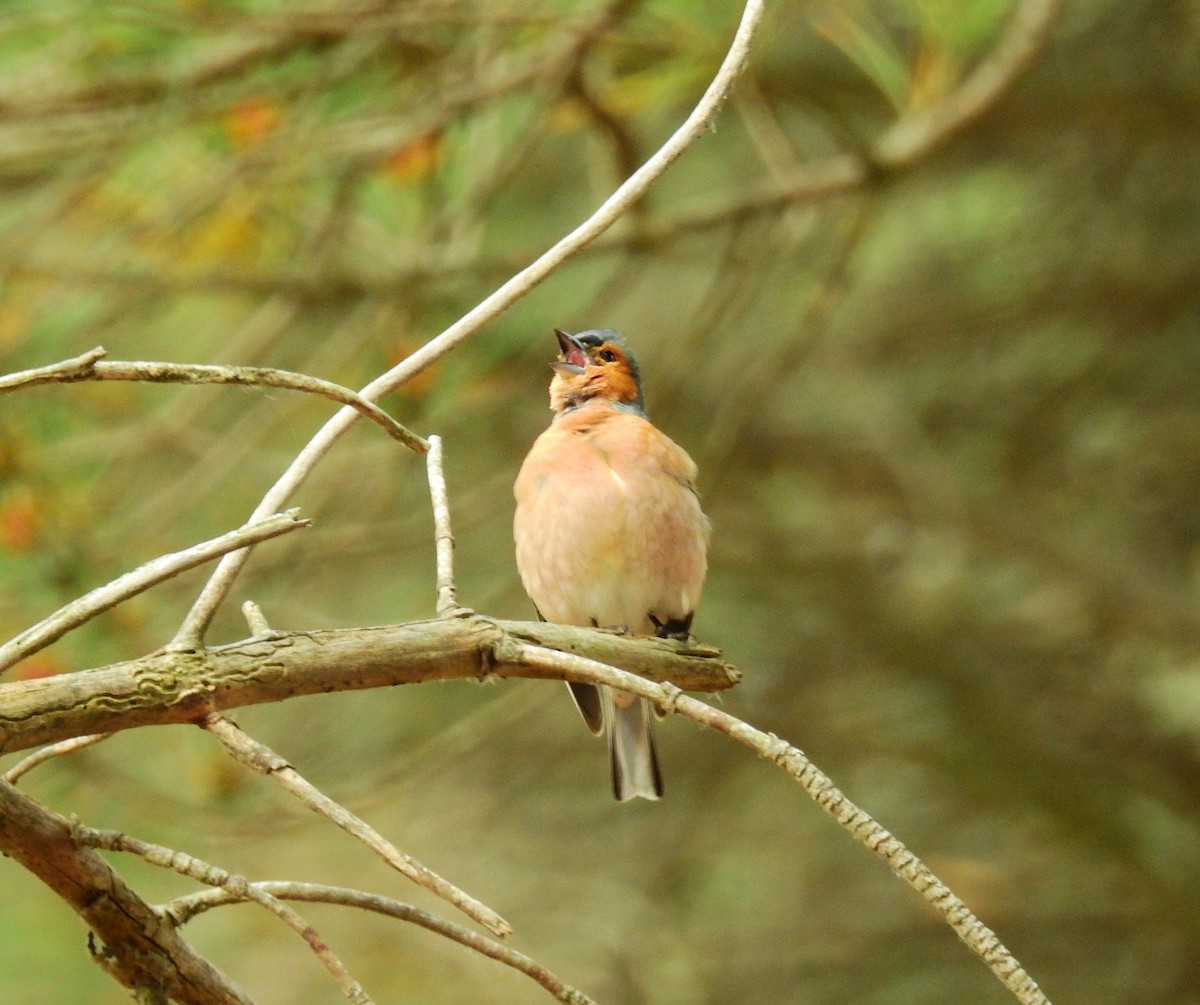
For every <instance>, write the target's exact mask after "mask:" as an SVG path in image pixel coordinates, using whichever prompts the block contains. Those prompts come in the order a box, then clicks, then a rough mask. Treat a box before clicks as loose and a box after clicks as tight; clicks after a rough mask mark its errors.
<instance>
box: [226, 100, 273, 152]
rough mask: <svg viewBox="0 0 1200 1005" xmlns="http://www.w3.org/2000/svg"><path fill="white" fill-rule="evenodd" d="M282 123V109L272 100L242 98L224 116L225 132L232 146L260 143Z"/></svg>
mask: <svg viewBox="0 0 1200 1005" xmlns="http://www.w3.org/2000/svg"><path fill="white" fill-rule="evenodd" d="M281 122H283V109H282V108H281V107H280V105H279V102H278V101H276V100H275V99H274V98H268V97H265V96H259V97H255V98H244V99H243V100H241V101H239V102H238V103H237V104H236V105H234V106H233V108H232V109H231V110H230V111H229V112H228V113H226V115H225V131H226V132H227V133H228V134H229V139H230V141H231V142H232V143H233V145H234V146H237V147H248V146H253V145H254V144H256V143H261V142H262V141H263V140H265V139H266V138H267V137H268V136H270V135H271V134H272V133H273V132H275V131H276V130H277V129H278V128H279V126H280V123H281Z"/></svg>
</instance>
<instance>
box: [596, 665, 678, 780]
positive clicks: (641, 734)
mask: <svg viewBox="0 0 1200 1005" xmlns="http://www.w3.org/2000/svg"><path fill="white" fill-rule="evenodd" d="M604 691H605V692H606V693H605V704H606V705H607V706H608V711H609V713H610V714H609V715H608V747H609V752H610V753H611V755H612V783H613V795H614V796H616V797H617V799H618V800H620V801H621V802H624V801H625V800H627V799H634V798H636V797H637V796H641V797H642V798H643V799H661V798H662V794H663V783H662V772H661V771H659V768H658V752H657V751H656V750H655V749H654V730H653V725H652V723H651V720H650V704H649V702H647V701H645V700H644V699H642V698H637V699H634V700H633V701H632V702H630V703H628V704H626V703H620V700H621V698H626V699H628V697H629V696H628V695H621V696H619V697H617V700H615V701H614V700H613V697H612V695H611V692H609V689H608V688H604Z"/></svg>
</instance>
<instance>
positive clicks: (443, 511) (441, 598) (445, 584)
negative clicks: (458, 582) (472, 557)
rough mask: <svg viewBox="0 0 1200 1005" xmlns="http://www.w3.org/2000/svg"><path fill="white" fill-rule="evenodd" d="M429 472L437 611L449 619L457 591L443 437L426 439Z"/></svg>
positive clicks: (456, 604)
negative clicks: (435, 556)
mask: <svg viewBox="0 0 1200 1005" xmlns="http://www.w3.org/2000/svg"><path fill="white" fill-rule="evenodd" d="M425 466H426V469H427V470H428V472H429V497H430V500H431V501H432V503H433V526H434V535H433V539H434V545H435V547H436V548H437V612H438V615H439V617H443V618H445V617H449V616H450V615H452V614H454V612H455V611H457V610H458V609H459V608H458V590H457V589H456V588H455V586H454V534H453V533H452V532H451V530H450V499H449V497H448V496H447V494H446V475H445V474H444V473H443V471H442V438H441V437H440V436H431V437H429V453H428V454H426V455H425Z"/></svg>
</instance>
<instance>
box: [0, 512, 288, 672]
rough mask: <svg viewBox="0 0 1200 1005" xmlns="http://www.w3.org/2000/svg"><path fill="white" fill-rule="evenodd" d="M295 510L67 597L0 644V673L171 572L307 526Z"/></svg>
mask: <svg viewBox="0 0 1200 1005" xmlns="http://www.w3.org/2000/svg"><path fill="white" fill-rule="evenodd" d="M299 512H300V511H299V510H288V511H287V512H286V513H276V514H275V515H274V516H269V517H267V518H266V519H263V520H258V521H257V522H255V523H248V524H246V525H245V526H244V527H239V528H238V529H237V530H231V531H229V532H228V533H227V534H222V535H221V536H220V537H214V538H213V539H212V540H210V541H204V542H202V543H200V544H197V545H193V546H192V547H191V548H187V549H185V550H184V551H176V552H172V553H171V554H169V555H160V556H159V557H158V558H155V559H152V560H151V561H149V562H147V563H146V564H145V565H142V566H139V567H138V568H137V569H134V570H133V571H132V572H127V573H125V575H123V576H118V577H117V578H116V579H114V580H113V581H112V582H111V583H107V584H105V585H104V586H101V587H98V588H96V589H95V590H92V591H90V592H88V593H85V594H84V595H83V596H82V597H79V598H77V599H75V600H72V601H71V602H70V603H69V604H67V605H66V606H65V607H61V608H59V609H58V610H57V611H55V612H54V613H53V614H51V615H50V616H49V617H48V618H45V619H44V620H42V621H39V622H38V623H37V624H36V625H34V626H32V627H31V628H27V629H25V631H23V632H21V633H20V634H19V635H17V636H16V637H15V638H13V639H10V640H9V641H8V642H5V643H4V644H3V645H0V673H3V672H4V671H5V670H7V669H8V668H9V667H11V666H13V664H15V663H17V662H19V661H20V660H23V659H25V657H26V656H30V655H32V654H33V653H36V652H37V651H38V650H39V649H44V648H45V647H46V646H48V645H50V644H51V643H52V642H54V641H56V640H57V639H60V638H62V637H63V636H64V635H66V634H67V632H69V631H72V630H73V629H75V628H78V627H79V626H80V625H82V624H84V623H86V622H88V621H90V620H91V619H92V618H94V617H96V615H98V614H102V613H103V612H104V611H107V610H108V609H109V608H111V607H115V606H116V605H117V604H119V603H120V602H121V601H123V600H128V599H129V598H130V597H132V596H136V595H137V594H139V593H142V592H143V591H145V590H148V589H150V587H152V586H156V585H157V584H158V583H161V582H163V581H164V580H167V579H170V578H171V577H172V576H177V575H179V573H181V572H186V571H187V570H188V569H193V568H195V567H196V566H197V565H203V564H204V563H205V562H211V561H212V560H213V559H214V558H217V557H219V556H221V555H225V554H228V553H229V552H231V551H233V550H234V549H236V548H244V547H246V545H248V544H256V543H257V542H259V541H266V540H268V539H269V538H273V537H279V535H281V534H287V533H290V532H291V531H294V530H299V529H300V528H301V527H309V526H311V525H312V521H311V520H302V519H300V518H299V516H297V514H298V513H299Z"/></svg>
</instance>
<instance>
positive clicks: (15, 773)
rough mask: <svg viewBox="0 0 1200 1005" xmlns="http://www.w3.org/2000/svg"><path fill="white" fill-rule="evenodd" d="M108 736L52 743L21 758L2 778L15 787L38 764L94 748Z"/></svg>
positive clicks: (93, 736)
mask: <svg viewBox="0 0 1200 1005" xmlns="http://www.w3.org/2000/svg"><path fill="white" fill-rule="evenodd" d="M110 736H112V733H92V734H91V735H90V736H76V737H72V738H71V739H70V740H63V741H61V742H59V743H52V744H50V746H48V747H43V748H42V749H41V750H37V751H34V752H33V753H32V754H30V755H29V756H28V757H25V758H22V759H21V760H20V761H18V762H17V763H16V764H14V765H13V766H12V767H11V768H9V769H8V770H7V771H6V772H4V775H3V778H4V780H5V781H6V782H8V783H9V785H16V784H17V782H18V781H20V779H21V778H23V777H24V776H25V775H27V774H29V772H31V771H32V770H33V769H34V768H36V767H37V766H38V765H39V764H44V763H45V762H46V761H49V760H52V759H53V758H55V757H64V756H65V755H67V754H73V753H75V751H77V750H83V748H84V747H91V746H94V745H95V744H97V743H99V742H100V741H102V740H107V739H108V738H109V737H110Z"/></svg>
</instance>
